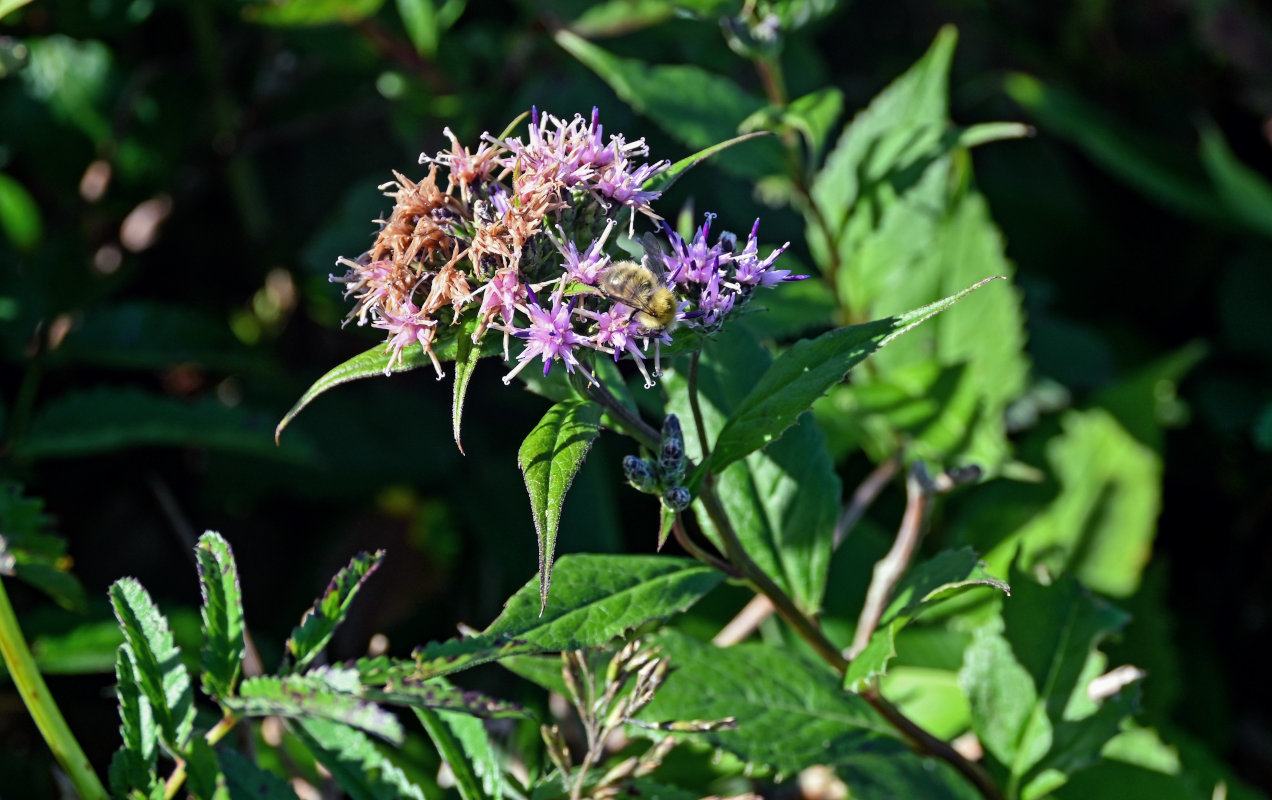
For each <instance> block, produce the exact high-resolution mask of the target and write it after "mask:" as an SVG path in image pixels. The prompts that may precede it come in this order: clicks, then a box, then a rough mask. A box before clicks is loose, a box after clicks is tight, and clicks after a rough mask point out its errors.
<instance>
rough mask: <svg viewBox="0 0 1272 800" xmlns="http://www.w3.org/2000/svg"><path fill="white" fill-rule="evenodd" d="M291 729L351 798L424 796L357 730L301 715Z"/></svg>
mask: <svg viewBox="0 0 1272 800" xmlns="http://www.w3.org/2000/svg"><path fill="white" fill-rule="evenodd" d="M295 732H296V735H297V737H299V738H300V740H301V741H303V742H304V743H305V745H306V746H308V747H309V749H310V750H311V751H312V752H313V754H314V757H315V758H316V759H318V761H319V762H320V763H321V764H322V765H323V766H324V767H326V768H327V771H329V772H330V773H331V774H332V776H333V777H334V778H335V779H336V782H337V783H339V784H340V787H341V788H342V789H344V791H345V792H346V793H348V795H349V796H350V797H352V798H353V799H354V800H400V798H411V800H425V798H424V793H423V792H422V791H420V788H419V787H418V786H416V785H415V784H414V783H412V782H411V780H410V778H408V777H407V776H406V773H405V772H404V771H403V770H402V768H401V767H399V766H397V765H396V764H394V763H393V761H392V759H391V758H390V757H389V755H387V754H386V753H385V752H383V751H381V750H380V749H379V748H378V747H377V746H376V743H375V742H374V741H372V740H371V739H370V738H368V737H367V736H366V734H364V733H362V732H361V731H359V730H356V729H354V728H350V727H348V726H346V725H341V724H339V723H336V722H330V721H328V720H321V719H304V720H301V721H300V723H299V725H298V726H297V727H296V729H295Z"/></svg>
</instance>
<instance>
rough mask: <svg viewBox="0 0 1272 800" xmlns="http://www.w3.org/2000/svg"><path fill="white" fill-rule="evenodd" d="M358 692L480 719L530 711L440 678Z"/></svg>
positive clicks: (383, 700)
mask: <svg viewBox="0 0 1272 800" xmlns="http://www.w3.org/2000/svg"><path fill="white" fill-rule="evenodd" d="M360 694H361V696H363V697H365V698H366V699H368V700H373V701H375V702H377V703H389V704H392V705H398V706H409V707H410V708H426V709H430V710H439V711H442V712H445V713H447V714H451V713H454V714H459V715H462V716H474V717H481V718H483V719H499V718H506V717H528V716H530V712H528V711H526V709H525V708H523V707H522V706H520V705H518V704H516V703H510V702H508V701H506V700H499V699H496V698H494V697H490V696H489V695H485V694H482V693H481V692H475V691H473V690H471V689H459V688H457V687H454V686H451V685H450V684H448V683H446V682H444V681H442V680H440V679H433V680H429V681H427V682H421V681H413V680H410V679H404V680H400V681H394V682H392V683H391V684H389V685H388V687H387V688H385V689H383V690H381V689H374V688H362V689H361V690H360Z"/></svg>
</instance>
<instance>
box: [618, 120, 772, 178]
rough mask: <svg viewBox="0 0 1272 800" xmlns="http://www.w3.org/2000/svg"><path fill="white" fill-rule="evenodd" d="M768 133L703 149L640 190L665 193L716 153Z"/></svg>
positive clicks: (756, 133) (764, 132) (659, 175)
mask: <svg viewBox="0 0 1272 800" xmlns="http://www.w3.org/2000/svg"><path fill="white" fill-rule="evenodd" d="M768 134H769V131H755V132H753V133H744V134H742V135H741V136H734V137H733V138H731V139H726V140H725V141H723V142H720V143H719V144H713V145H711V146H710V147H704V148H702V149H701V150H699V151H698V152H696V153H694V154H693V155H691V156H686V157H684V158H682V159H680V160H679V161H677V162H676V163H674V164H672V165H671V166H670V167H668V168H667V170H666V171H664V172H660V173H658V174H657V175H655V176H654V177H652V178H650V179H649V180H647V181H645V182H644V183H643V184H641V187H640V188H641V189H643V190H644V191H647V192H665V191H667V190H668V189H670V188H671V187H672V184H674V183H675V182H676V181H678V180H680V179H681V178H683V177H684V176H685V173H687V172H688V171H689V170H691V169H693V168H694V167H696V166H698V165H699V164H701V163H702V162H704V161H706V160H707V159H708V158H711V157H712V156H713V155H715V154H716V153H720V152H723V151H725V150H728V149H729V148H730V147H732V146H733V145H735V144H740V143H741V142H745V141H746V140H747V139H754V138H756V137H757V136H767V135H768Z"/></svg>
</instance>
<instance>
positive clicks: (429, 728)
mask: <svg viewBox="0 0 1272 800" xmlns="http://www.w3.org/2000/svg"><path fill="white" fill-rule="evenodd" d="M431 685H432V686H435V687H438V688H441V689H445V690H448V691H456V689H455V687H453V686H451V685H450V684H449V683H447V682H446V681H443V680H435V681H432V682H431ZM414 711H415V716H416V717H417V718H419V721H420V723H421V724H422V725H423V726H424V730H425V731H426V732H427V733H428V736H429V738H430V739H432V740H433V745H434V746H435V747H437V752H438V753H439V754H440V755H441V756H442V758H443V759H445V760H446V763H447V764H449V765H450V767H451V772H453V773H454V775H455V786H456V787H457V788H458V789H459V795H460V797H462V798H463V800H486V799H487V798H492V799H493V800H499V798H501V797H503V769H502V767H501V766H500V763H499V753H498V752H497V751H496V749H495V746H494V744H493V743H492V742H491V741H490V734H489V732H488V731H487V730H486V726H485V724H484V723H483V722H482V721H481V719H480V718H478V717H474V716H471V715H469V714H459V713H455V712H453V711H445V710H440V709H435V708H415V709H414Z"/></svg>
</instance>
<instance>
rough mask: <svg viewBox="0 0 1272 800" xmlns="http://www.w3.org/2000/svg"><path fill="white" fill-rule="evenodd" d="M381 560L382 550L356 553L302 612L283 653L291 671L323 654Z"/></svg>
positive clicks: (303, 666) (299, 669) (301, 667)
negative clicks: (312, 603) (308, 607)
mask: <svg viewBox="0 0 1272 800" xmlns="http://www.w3.org/2000/svg"><path fill="white" fill-rule="evenodd" d="M383 559H384V551H383V550H377V551H376V552H375V553H372V554H367V553H359V554H358V555H356V556H354V557H353V560H352V561H350V562H349V565H348V566H346V567H343V568H342V569H341V570H340V571H339V572H337V573H336V575H335V577H334V578H332V579H331V583H330V584H328V585H327V591H325V592H323V594H322V597H320V598H318V600H317V601H316V602H315V603H314V607H313V608H311V609H309V610H308V611H306V612H305V616H304V617H303V618H302V619H301V620H300V624H299V625H297V626H296V627H295V628H294V629H293V630H292V633H291V636H289V637H287V645H286V648H287V650H286V652H287V657H288V659H289V661H290V662H291V667H290V669H289V671H290V672H300V671H301V670H303V669H304V668H305V667H306V666H308V665H309V663H310V662H311V661H313V660H314V658H316V657H317V656H318V654H319V653H320V652H322V648H324V647H326V646H327V642H328V641H330V640H331V634H332V633H333V632H335V630H336V626H337V625H339V624H340V623H341V622H343V621H344V618H345V614H347V613H348V612H349V604H350V603H352V602H353V598H354V596H355V595H356V594H357V593H358V590H359V589H361V588H362V584H363V582H364V581H366V579H367V578H368V577H370V575H371V573H372V572H375V569H376V567H378V566H380V562H381V561H382V560H383Z"/></svg>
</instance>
